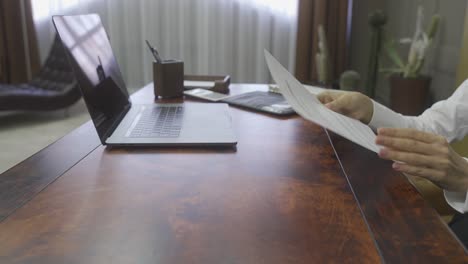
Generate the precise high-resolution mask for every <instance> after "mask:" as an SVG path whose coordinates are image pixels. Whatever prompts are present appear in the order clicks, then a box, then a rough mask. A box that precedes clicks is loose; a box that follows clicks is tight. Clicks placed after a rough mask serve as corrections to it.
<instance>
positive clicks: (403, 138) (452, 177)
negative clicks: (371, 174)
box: [376, 128, 468, 192]
mask: <svg viewBox="0 0 468 264" xmlns="http://www.w3.org/2000/svg"><path fill="white" fill-rule="evenodd" d="M376 143H377V144H378V145H381V146H383V148H382V149H381V150H380V152H379V156H380V157H381V158H383V159H387V160H392V161H394V163H393V169H395V170H396V171H400V172H403V173H406V174H409V175H413V176H419V177H423V178H426V179H428V180H430V181H432V182H433V183H434V184H436V185H438V186H439V187H441V188H442V189H445V190H448V191H455V192H466V191H467V190H468V162H467V161H466V160H465V159H464V158H462V157H460V156H459V155H458V154H457V153H456V152H455V151H454V150H453V149H452V148H451V147H450V144H449V143H448V142H447V140H446V139H445V138H444V137H441V136H438V135H434V134H430V133H425V132H421V131H418V130H414V129H403V128H381V129H379V130H378V135H377V138H376Z"/></svg>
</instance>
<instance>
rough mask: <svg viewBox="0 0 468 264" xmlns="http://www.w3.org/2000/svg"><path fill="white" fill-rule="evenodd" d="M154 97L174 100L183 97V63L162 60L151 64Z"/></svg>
mask: <svg viewBox="0 0 468 264" xmlns="http://www.w3.org/2000/svg"><path fill="white" fill-rule="evenodd" d="M153 79H154V95H155V97H156V98H158V97H160V98H176V97H182V96H183V95H184V62H183V61H180V60H163V61H161V62H153Z"/></svg>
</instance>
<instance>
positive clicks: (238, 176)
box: [0, 85, 468, 263]
mask: <svg viewBox="0 0 468 264" xmlns="http://www.w3.org/2000/svg"><path fill="white" fill-rule="evenodd" d="M151 88H152V87H151V85H148V86H147V87H145V88H144V89H142V90H140V91H139V92H137V93H136V94H134V95H133V96H132V99H133V101H134V102H138V103H151V102H153V94H152V90H151ZM250 90H266V86H265V85H232V86H231V91H232V92H233V93H239V92H245V91H250ZM185 102H186V103H201V102H200V101H194V100H189V99H186V100H185ZM231 113H232V116H233V122H234V129H235V131H236V133H237V135H238V138H239V143H238V145H237V147H236V148H203V147H201V148H129V149H123V148H106V147H104V146H101V145H100V143H99V140H98V138H97V135H96V132H95V130H94V127H93V126H92V124H91V123H90V122H88V123H86V124H85V125H83V126H82V127H80V128H78V129H77V130H75V131H73V132H72V133H70V134H69V135H67V136H65V137H64V138H62V139H60V140H59V141H57V142H56V143H54V144H52V145H51V146H49V147H47V148H46V149H44V150H42V151H41V152H39V153H37V154H36V155H34V156H32V157H31V158H29V159H27V160H26V161H24V162H23V163H21V164H19V165H17V166H16V167H14V168H12V169H11V170H9V171H7V172H5V173H4V174H2V175H0V198H1V200H0V220H1V223H0V263H329V262H339V263H341V262H347V263H378V262H386V263H422V262H424V263H468V257H467V255H466V251H465V249H464V248H463V246H462V245H461V244H460V243H459V241H458V240H457V239H456V238H455V237H454V236H453V234H452V233H451V231H450V230H449V228H448V227H447V226H446V225H445V224H444V223H443V222H442V220H441V219H440V217H439V216H438V215H437V213H436V212H435V211H434V210H433V209H432V208H430V207H429V206H428V205H427V204H426V203H425V202H424V200H423V199H422V198H421V196H420V195H419V194H418V193H417V191H416V190H415V189H414V188H413V186H411V184H410V183H409V182H408V181H407V180H406V178H405V177H404V176H403V175H401V174H398V173H396V172H394V171H392V170H391V166H390V163H388V162H386V161H383V160H380V159H378V157H377V156H376V155H375V154H374V153H371V152H369V151H367V150H365V149H363V148H361V147H359V146H356V145H354V144H353V143H351V142H349V141H347V140H345V139H343V138H341V137H339V136H337V135H334V134H333V133H331V132H328V131H326V130H324V129H322V128H321V127H319V126H316V125H314V124H312V123H310V122H307V121H305V120H303V119H302V118H300V117H297V116H292V117H287V118H278V117H274V116H269V115H265V114H259V113H254V112H249V111H246V110H242V109H239V108H233V107H232V108H231Z"/></svg>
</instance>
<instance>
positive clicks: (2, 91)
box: [0, 36, 81, 111]
mask: <svg viewBox="0 0 468 264" xmlns="http://www.w3.org/2000/svg"><path fill="white" fill-rule="evenodd" d="M80 98H81V92H80V90H79V88H78V84H77V82H76V80H75V77H74V74H73V71H72V69H71V67H70V65H69V63H68V60H67V57H66V53H65V50H64V49H63V46H62V42H61V41H60V39H59V38H58V36H56V37H55V40H54V43H53V45H52V48H51V50H50V53H49V56H48V57H47V60H46V62H45V64H44V66H43V67H42V68H41V70H40V72H39V74H38V75H37V76H36V77H34V78H33V79H32V81H30V82H29V83H22V84H15V85H10V84H0V110H3V111H5V110H8V111H21V110H26V111H49V110H58V109H62V108H66V107H68V106H71V105H72V104H74V103H75V102H77V101H78V100H79V99H80Z"/></svg>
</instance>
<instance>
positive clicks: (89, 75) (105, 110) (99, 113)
mask: <svg viewBox="0 0 468 264" xmlns="http://www.w3.org/2000/svg"><path fill="white" fill-rule="evenodd" d="M53 22H54V25H55V28H56V30H57V33H58V34H59V36H60V38H61V40H62V43H63V45H64V47H65V49H66V50H67V51H68V52H67V53H68V55H69V61H70V64H71V65H72V67H73V71H74V73H75V76H76V78H77V80H78V84H79V86H80V89H81V92H82V94H83V98H84V100H85V102H86V105H87V107H88V110H89V113H90V115H91V118H92V119H93V122H94V125H95V126H96V130H97V132H98V134H99V137H100V139H101V141H102V142H104V141H105V140H106V138H107V137H108V136H109V134H110V133H112V130H113V129H114V126H116V125H117V123H118V122H120V119H121V118H122V116H123V114H125V112H126V111H127V109H128V108H129V106H130V101H129V96H128V92H127V89H126V86H125V83H124V80H123V78H122V74H121V72H120V68H119V65H118V64H117V61H116V59H115V57H114V54H113V52H112V47H111V46H110V42H109V39H108V37H107V33H106V31H105V29H104V27H103V25H102V23H101V19H100V18H99V16H98V15H95V14H91V15H78V16H54V17H53Z"/></svg>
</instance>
